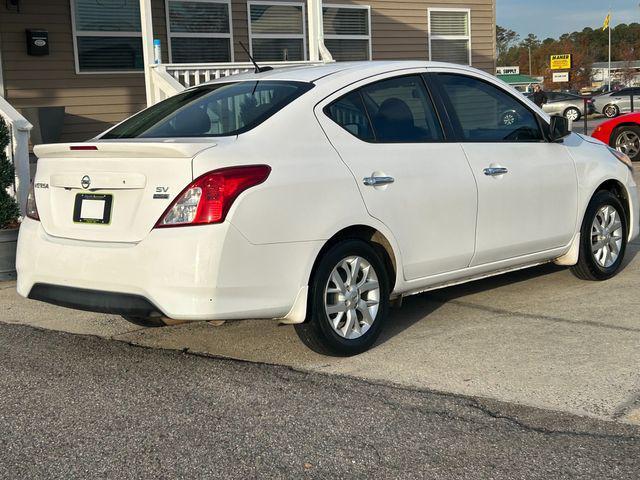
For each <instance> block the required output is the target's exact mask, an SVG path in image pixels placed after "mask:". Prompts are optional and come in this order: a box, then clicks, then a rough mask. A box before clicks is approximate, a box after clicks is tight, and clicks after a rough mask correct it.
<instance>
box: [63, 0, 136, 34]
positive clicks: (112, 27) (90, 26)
mask: <svg viewBox="0 0 640 480" xmlns="http://www.w3.org/2000/svg"><path fill="white" fill-rule="evenodd" d="M75 20H76V30H79V31H80V30H84V31H89V32H98V31H100V32H105V31H106V32H139V31H140V2H139V1H137V0H75Z"/></svg>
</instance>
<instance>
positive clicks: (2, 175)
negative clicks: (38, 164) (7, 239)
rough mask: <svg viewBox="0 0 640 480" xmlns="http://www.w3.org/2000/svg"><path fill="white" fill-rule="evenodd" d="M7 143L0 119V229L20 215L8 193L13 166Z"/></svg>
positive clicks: (7, 129) (16, 204)
mask: <svg viewBox="0 0 640 480" xmlns="http://www.w3.org/2000/svg"><path fill="white" fill-rule="evenodd" d="M9 141H10V137H9V127H7V124H6V123H5V121H4V119H2V117H0V229H3V228H8V227H9V226H12V225H13V224H15V223H16V222H17V220H18V216H19V215H20V210H19V209H18V203H17V202H16V200H15V198H13V197H12V196H11V195H9V192H8V189H9V187H11V186H12V185H13V182H14V180H15V171H14V169H13V164H12V163H11V162H10V161H9V159H8V158H7V146H8V145H9Z"/></svg>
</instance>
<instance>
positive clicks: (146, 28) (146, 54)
mask: <svg viewBox="0 0 640 480" xmlns="http://www.w3.org/2000/svg"><path fill="white" fill-rule="evenodd" d="M140 26H141V33H142V56H143V59H144V60H143V61H144V86H145V89H146V93H147V106H151V105H153V104H154V103H155V98H154V90H153V79H152V77H151V75H153V72H152V68H153V58H154V57H153V17H152V11H151V0H140Z"/></svg>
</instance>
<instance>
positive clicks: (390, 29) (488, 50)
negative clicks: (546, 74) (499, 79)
mask: <svg viewBox="0 0 640 480" xmlns="http://www.w3.org/2000/svg"><path fill="white" fill-rule="evenodd" d="M275 1H278V0H275ZM324 3H325V4H332V3H334V4H344V5H350V4H353V5H369V6H370V7H371V35H372V51H373V60H415V59H424V60H426V59H428V58H429V42H428V25H427V11H428V9H429V8H469V9H470V10H471V49H472V64H473V66H474V67H477V68H480V69H483V70H486V71H488V72H490V73H494V72H495V0H449V1H440V2H428V1H424V0H405V1H396V0H324ZM232 4H233V30H234V41H235V44H236V48H235V54H236V60H237V61H246V60H248V58H247V56H246V55H245V54H244V52H243V51H242V49H241V48H240V45H239V43H238V42H240V41H242V42H244V43H245V44H248V42H249V39H248V36H247V35H248V30H247V2H246V1H244V0H232Z"/></svg>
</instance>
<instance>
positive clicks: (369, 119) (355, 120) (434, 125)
mask: <svg viewBox="0 0 640 480" xmlns="http://www.w3.org/2000/svg"><path fill="white" fill-rule="evenodd" d="M325 112H326V114H327V115H328V116H329V117H330V118H331V119H332V120H333V121H334V122H336V123H337V124H338V125H340V126H341V127H342V128H344V129H345V130H347V131H349V132H350V133H352V134H353V135H355V136H356V137H358V138H360V139H361V140H364V141H368V142H378V143H423V142H433V141H438V140H442V139H443V133H442V127H441V126H440V122H439V120H438V117H437V115H436V112H435V109H434V107H433V103H432V102H431V99H430V98H429V94H428V93H427V89H426V87H425V86H424V83H423V81H422V78H421V77H419V76H417V75H415V76H405V77H397V78H391V79H389V80H382V81H380V82H376V83H373V84H371V85H367V86H365V87H362V88H360V89H358V90H355V91H353V92H351V93H349V94H348V95H345V96H344V97H342V98H340V99H339V100H337V101H336V102H334V103H332V104H331V105H330V106H329V107H328V108H327V109H325Z"/></svg>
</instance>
